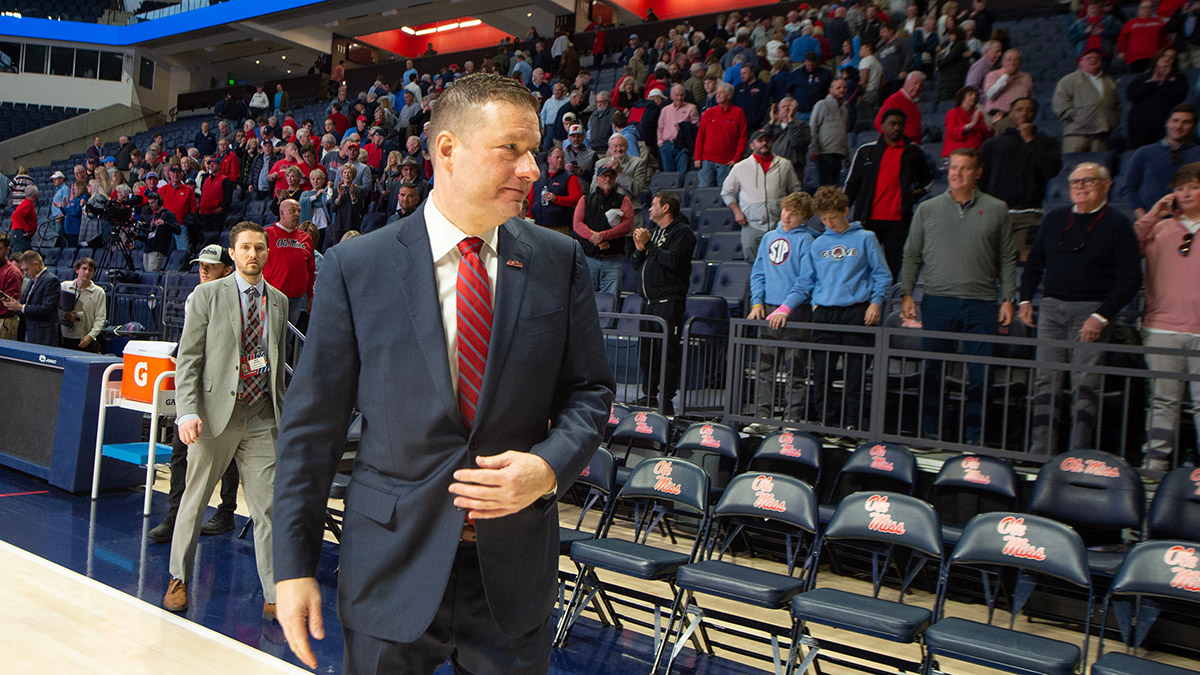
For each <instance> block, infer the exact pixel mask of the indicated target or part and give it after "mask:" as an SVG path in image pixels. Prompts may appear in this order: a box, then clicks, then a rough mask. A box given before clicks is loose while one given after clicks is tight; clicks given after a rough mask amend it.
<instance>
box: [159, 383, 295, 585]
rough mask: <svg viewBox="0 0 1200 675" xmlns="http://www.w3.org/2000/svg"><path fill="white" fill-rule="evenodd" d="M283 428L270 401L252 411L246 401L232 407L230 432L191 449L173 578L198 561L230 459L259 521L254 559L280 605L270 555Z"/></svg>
mask: <svg viewBox="0 0 1200 675" xmlns="http://www.w3.org/2000/svg"><path fill="white" fill-rule="evenodd" d="M278 437H279V424H278V422H277V421H276V420H275V414H274V410H273V408H272V406H271V401H270V400H269V398H268V399H266V400H264V401H262V402H260V403H258V404H257V405H255V406H254V407H253V408H252V407H250V406H249V405H247V404H246V403H244V402H242V401H238V402H237V403H236V404H235V405H234V406H233V415H232V417H230V419H229V425H228V426H227V427H225V431H224V432H222V434H221V435H220V436H217V437H216V438H201V439H200V440H198V441H196V442H195V443H193V444H192V445H190V446H189V447H188V457H187V459H188V463H187V479H186V485H187V487H185V488H184V491H183V498H182V499H181V500H180V503H179V515H178V516H176V519H175V533H174V536H173V537H172V539H171V576H172V577H175V578H176V579H183V580H184V581H187V580H188V578H189V577H190V576H191V572H192V566H193V564H194V563H195V561H196V546H197V544H198V542H199V540H200V525H201V522H202V518H203V516H204V510H205V507H207V506H208V500H209V499H210V498H212V493H213V490H214V489H215V488H216V486H217V483H219V482H220V481H221V475H222V474H224V473H225V469H226V468H227V467H228V466H229V462H230V460H234V459H236V460H237V466H238V473H240V474H241V477H242V487H243V488H244V491H245V495H246V504H247V506H249V508H250V517H251V518H253V519H254V557H255V560H256V561H257V562H258V579H259V581H260V582H261V583H262V587H263V597H264V598H265V599H266V601H267V602H271V603H273V602H275V572H274V559H273V557H272V553H271V519H272V513H273V506H274V490H275V445H276V441H277V440H278Z"/></svg>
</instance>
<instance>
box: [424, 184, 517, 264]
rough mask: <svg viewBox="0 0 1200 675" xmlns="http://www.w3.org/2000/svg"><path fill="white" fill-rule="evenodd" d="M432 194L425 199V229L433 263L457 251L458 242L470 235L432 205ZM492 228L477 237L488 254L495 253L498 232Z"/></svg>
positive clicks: (496, 228) (495, 228)
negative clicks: (452, 251)
mask: <svg viewBox="0 0 1200 675" xmlns="http://www.w3.org/2000/svg"><path fill="white" fill-rule="evenodd" d="M433 195H434V193H433V192H430V193H429V196H428V197H426V198H425V229H426V231H428V233H429V248H430V249H431V250H432V252H433V262H434V263H435V264H436V263H437V261H439V260H441V259H442V258H444V257H445V256H446V254H447V253H449V252H450V251H451V250H452V249H453V250H457V249H458V242H460V241H462V240H463V239H466V238H467V237H470V236H472V235H469V234H467V233H466V232H463V231H462V230H460V229H458V227H456V226H455V225H454V223H452V222H450V220H449V219H447V218H446V216H445V215H444V214H442V212H441V211H439V210H438V208H437V206H436V205H435V204H434V203H433ZM499 229H500V228H498V227H494V228H492V229H490V230H488V231H487V232H484V233H483V234H480V235H478V236H479V238H480V239H482V240H483V246H484V248H485V249H487V250H488V251H489V252H490V253H492V254H493V255H495V254H496V253H497V248H496V242H497V239H498V238H499V235H498V230H499Z"/></svg>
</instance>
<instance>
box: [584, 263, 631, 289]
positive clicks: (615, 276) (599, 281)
mask: <svg viewBox="0 0 1200 675" xmlns="http://www.w3.org/2000/svg"><path fill="white" fill-rule="evenodd" d="M587 263H588V271H589V272H591V274H592V290H593V291H595V292H597V293H612V294H613V295H616V294H617V293H618V292H619V291H620V290H621V272H622V270H624V268H625V259H624V258H622V257H621V256H613V257H611V258H593V257H591V256H588V259H587Z"/></svg>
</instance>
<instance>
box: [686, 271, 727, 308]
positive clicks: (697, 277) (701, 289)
mask: <svg viewBox="0 0 1200 675" xmlns="http://www.w3.org/2000/svg"><path fill="white" fill-rule="evenodd" d="M711 270H712V265H709V264H708V263H707V262H706V261H704V260H693V261H692V278H691V283H690V285H689V286H688V295H689V296H691V295H707V294H708V289H709V283H710V282H711V274H710V272H711ZM726 311H727V312H728V311H729V308H728V307H726Z"/></svg>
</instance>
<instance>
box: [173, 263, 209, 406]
mask: <svg viewBox="0 0 1200 675" xmlns="http://www.w3.org/2000/svg"><path fill="white" fill-rule="evenodd" d="M199 294H201V288H200V287H199V286H197V287H196V290H195V291H193V292H192V294H191V295H190V296H189V297H188V300H189V304H188V309H187V311H186V312H185V313H184V319H183V333H182V334H181V335H180V337H179V349H178V350H177V351H176V357H175V411H176V414H177V417H176V421H178V420H179V419H180V418H183V417H184V416H185V415H199V414H200V379H201V375H200V374H201V372H202V371H203V369H204V346H205V342H206V338H207V333H208V320H209V317H210V315H211V312H212V308H211V306H210V297H211V295H212V293H211V290H209V289H205V291H204V293H203V294H204V295H207V296H209V297H200V295H199ZM201 421H203V420H201Z"/></svg>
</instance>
